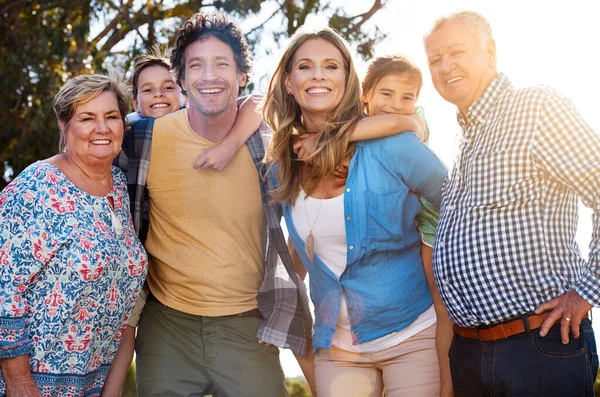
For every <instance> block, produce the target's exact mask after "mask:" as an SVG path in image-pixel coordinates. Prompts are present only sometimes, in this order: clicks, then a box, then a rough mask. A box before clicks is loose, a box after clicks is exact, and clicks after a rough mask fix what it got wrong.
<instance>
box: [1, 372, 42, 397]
mask: <svg viewBox="0 0 600 397" xmlns="http://www.w3.org/2000/svg"><path fill="white" fill-rule="evenodd" d="M6 397H42V392H40V389H38V387H37V385H36V384H35V381H34V380H33V378H31V377H29V378H28V379H24V380H22V381H18V382H16V383H11V384H7V386H6Z"/></svg>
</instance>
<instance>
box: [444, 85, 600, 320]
mask: <svg viewBox="0 0 600 397" xmlns="http://www.w3.org/2000/svg"><path fill="white" fill-rule="evenodd" d="M458 121H459V124H460V126H461V127H462V130H463V134H462V137H461V144H460V151H459V154H458V157H457V159H456V161H455V163H454V169H453V170H452V172H451V174H450V175H449V177H448V179H447V180H446V182H445V184H444V190H443V201H442V207H441V213H440V220H439V223H438V229H437V233H436V244H435V245H434V254H433V266H434V273H435V278H436V283H437V286H438V288H439V291H440V294H441V296H442V299H443V301H444V304H445V305H446V307H447V308H448V312H449V314H450V318H451V319H452V321H453V322H454V323H455V324H458V325H460V326H464V327H477V326H485V325H492V324H496V323H499V322H503V321H506V320H508V319H510V318H513V317H516V316H520V315H521V314H523V313H527V312H530V311H532V310H534V309H535V308H536V307H537V306H538V305H540V304H542V303H544V302H547V301H549V300H551V299H553V298H555V297H557V296H559V295H561V294H563V293H565V292H567V291H568V290H571V289H574V290H575V291H576V292H577V293H578V294H579V295H580V296H581V297H582V298H583V299H585V300H586V301H587V302H589V303H590V304H592V305H594V306H600V262H599V260H600V217H599V215H600V137H599V135H598V134H597V133H596V132H594V131H593V130H592V129H591V128H590V126H588V125H587V124H586V123H585V122H584V121H583V119H582V118H581V116H580V115H579V113H578V112H577V110H576V109H575V107H574V106H573V105H572V104H571V102H570V101H568V100H567V99H565V98H563V97H561V96H559V95H558V94H557V93H555V92H554V91H553V90H551V89H549V88H545V87H533V88H525V89H519V90H516V89H514V88H513V87H512V85H511V84H510V82H509V81H508V79H507V78H506V77H505V76H504V75H502V74H500V75H499V77H498V78H497V79H495V80H494V81H493V82H492V83H491V84H490V86H489V87H488V88H487V89H486V91H485V92H484V93H483V95H482V96H481V98H479V99H478V100H477V101H476V102H475V103H474V104H473V105H471V107H470V108H469V112H468V114H467V116H466V118H465V117H463V116H462V115H460V114H459V115H458ZM578 197H579V198H580V199H581V200H582V201H583V203H584V204H585V205H586V206H587V207H590V208H592V210H593V224H594V231H593V235H592V240H591V243H590V257H589V261H588V262H586V261H585V260H584V259H583V258H582V257H581V254H580V252H579V248H578V246H577V243H576V242H575V232H576V228H577V219H578V212H577V203H578V200H577V198H578Z"/></svg>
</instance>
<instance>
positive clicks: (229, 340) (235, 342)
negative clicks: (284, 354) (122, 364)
mask: <svg viewBox="0 0 600 397" xmlns="http://www.w3.org/2000/svg"><path fill="white" fill-rule="evenodd" d="M261 321H262V320H260V319H259V318H254V317H235V316H226V317H203V316H194V315H191V314H186V313H182V312H179V311H177V310H173V309H171V308H169V307H167V306H165V305H163V304H161V303H160V302H157V301H156V300H150V301H148V302H147V304H146V307H145V308H144V313H143V315H142V319H141V321H140V324H139V328H138V333H137V339H136V344H135V348H136V357H137V358H136V366H137V384H138V391H139V396H140V397H159V396H163V397H179V396H180V397H184V396H185V397H188V396H189V397H191V396H197V397H202V396H204V395H206V394H211V393H212V395H213V396H214V397H245V396H247V397H281V396H288V393H287V391H286V389H285V379H284V376H283V371H282V369H281V364H280V362H279V350H278V349H277V348H276V347H267V346H263V345H260V344H258V342H257V339H256V331H257V329H258V327H259V325H260V323H261Z"/></svg>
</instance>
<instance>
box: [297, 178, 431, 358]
mask: <svg viewBox="0 0 600 397" xmlns="http://www.w3.org/2000/svg"><path fill="white" fill-rule="evenodd" d="M319 207H320V209H319ZM317 214H318V216H317ZM292 219H293V221H294V226H295V227H296V230H297V231H298V235H299V236H300V238H302V239H303V240H306V237H307V236H308V234H309V232H310V226H312V235H313V238H314V241H315V255H317V256H318V257H319V258H320V259H321V260H322V261H323V263H324V264H325V265H326V266H327V267H328V268H329V269H330V270H331V272H332V273H333V274H335V276H336V277H337V278H338V279H339V278H340V277H341V275H342V273H344V271H345V270H346V260H347V252H346V249H347V246H346V228H345V223H344V195H343V194H341V195H339V196H337V197H333V198H331V199H324V200H321V199H315V198H312V197H310V196H309V197H307V196H306V193H305V192H304V190H302V189H301V190H300V194H299V196H298V198H297V200H296V203H295V204H294V206H293V207H292ZM309 225H310V226H309ZM374 288H376V286H374ZM435 322H436V316H435V310H434V308H433V305H431V306H430V307H429V308H428V309H427V310H425V311H424V312H423V313H421V314H420V315H419V317H417V319H416V320H415V321H413V323H412V324H411V325H409V326H408V327H406V328H404V329H403V330H401V331H398V332H392V333H391V334H388V335H386V336H382V337H381V338H379V339H375V340H372V341H369V342H365V343H361V344H358V345H353V344H352V330H351V327H350V319H349V318H348V309H347V307H346V299H345V298H344V297H343V296H342V299H341V301H340V312H339V315H338V321H337V325H336V329H335V333H334V335H333V339H332V340H331V344H332V345H333V346H335V347H337V348H340V349H344V350H347V351H351V352H357V353H373V352H377V351H381V350H385V349H389V348H390V347H394V346H396V345H398V344H399V343H400V342H403V341H405V340H406V339H408V338H410V337H411V336H413V335H416V334H418V333H419V332H421V331H423V330H424V329H426V328H428V327H430V326H432V325H433V324H435Z"/></svg>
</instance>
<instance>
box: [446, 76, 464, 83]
mask: <svg viewBox="0 0 600 397" xmlns="http://www.w3.org/2000/svg"><path fill="white" fill-rule="evenodd" d="M460 79H462V77H454V78H451V79H450V80H448V81H446V83H447V84H450V83H454V82H455V81H458V80H460Z"/></svg>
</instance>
